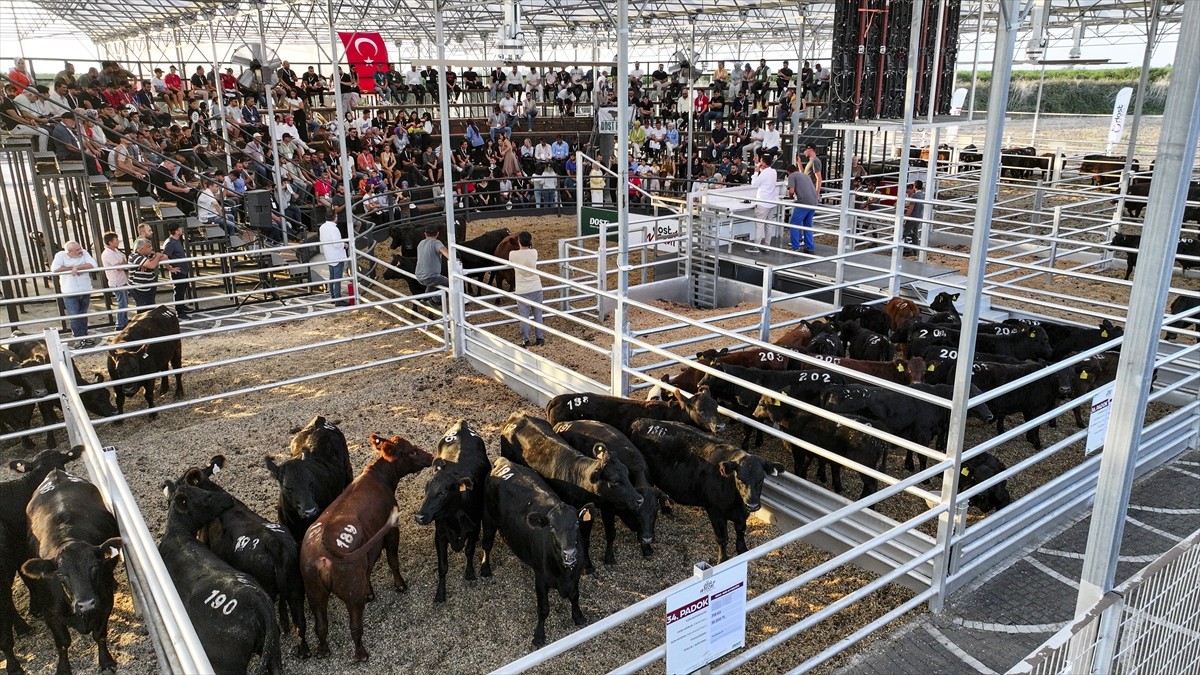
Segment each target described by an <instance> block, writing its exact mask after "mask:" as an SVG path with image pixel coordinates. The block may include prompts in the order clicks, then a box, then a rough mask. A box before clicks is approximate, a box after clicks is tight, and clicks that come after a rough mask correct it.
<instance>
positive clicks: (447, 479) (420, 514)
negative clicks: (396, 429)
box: [413, 457, 482, 525]
mask: <svg viewBox="0 0 1200 675" xmlns="http://www.w3.org/2000/svg"><path fill="white" fill-rule="evenodd" d="M433 470H434V473H433V475H432V476H430V477H429V482H428V483H426V484H425V500H424V501H422V502H421V507H420V508H419V509H417V513H416V515H415V516H413V520H415V521H416V523H417V524H418V525H428V524H430V523H432V522H433V521H435V520H437V519H438V518H439V517H441V516H446V515H450V514H452V513H454V512H455V511H456V510H458V509H459V508H460V507H461V505H462V503H463V502H464V501H465V499H466V498H467V497H468V496H469V495H471V494H472V492H473V491H474V490H476V489H478V488H482V486H476V485H475V481H474V480H472V479H471V477H470V476H467V475H465V474H464V473H462V472H461V471H460V470H458V469H457V468H456V467H455V466H454V464H453V463H450V462H447V461H446V460H444V459H442V458H441V457H439V458H437V459H435V460H433Z"/></svg>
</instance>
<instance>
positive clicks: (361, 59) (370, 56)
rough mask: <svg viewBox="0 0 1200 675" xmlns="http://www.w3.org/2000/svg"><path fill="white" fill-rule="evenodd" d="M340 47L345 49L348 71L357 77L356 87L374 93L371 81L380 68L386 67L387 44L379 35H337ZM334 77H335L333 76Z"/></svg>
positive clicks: (373, 82)
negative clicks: (340, 43)
mask: <svg viewBox="0 0 1200 675" xmlns="http://www.w3.org/2000/svg"><path fill="white" fill-rule="evenodd" d="M338 37H339V38H341V40H342V46H343V47H345V48H346V61H347V62H349V63H350V70H352V71H353V72H354V74H355V75H357V76H358V86H359V87H360V88H361V89H362V90H363V91H374V90H375V80H373V79H371V78H372V76H373V75H374V74H375V71H377V70H379V67H380V66H383V67H385V68H386V67H387V64H388V62H389V61H390V59H389V58H388V48H387V43H386V42H384V41H383V37H382V36H380V35H379V33H342V32H339V33H338ZM335 77H336V75H335Z"/></svg>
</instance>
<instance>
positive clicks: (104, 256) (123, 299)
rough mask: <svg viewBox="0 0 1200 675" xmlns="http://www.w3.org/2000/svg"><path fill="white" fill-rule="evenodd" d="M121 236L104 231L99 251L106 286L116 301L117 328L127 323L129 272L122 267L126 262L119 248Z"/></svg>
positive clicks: (119, 328)
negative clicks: (102, 242)
mask: <svg viewBox="0 0 1200 675" xmlns="http://www.w3.org/2000/svg"><path fill="white" fill-rule="evenodd" d="M120 244H121V238H120V237H118V236H117V233H116V232H105V233H104V250H103V251H101V252H100V262H101V263H102V264H103V265H104V276H105V278H106V279H108V287H109V288H111V289H113V291H112V293H113V299H114V300H116V302H117V313H116V324H117V330H121V329H122V328H124V327H125V324H127V323H129V313H128V312H126V311H125V309H126V308H127V307H129V274H128V273H127V272H126V271H125V269H124V267H125V266H126V265H127V264H128V262H129V261H128V260H127V259H126V258H125V253H124V252H123V251H121V248H120Z"/></svg>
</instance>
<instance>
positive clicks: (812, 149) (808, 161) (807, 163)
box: [797, 143, 825, 201]
mask: <svg viewBox="0 0 1200 675" xmlns="http://www.w3.org/2000/svg"><path fill="white" fill-rule="evenodd" d="M797 166H799V164H797ZM804 173H806V174H808V177H809V179H811V180H812V183H813V189H815V190H816V191H817V201H820V199H821V179H822V178H824V177H825V169H824V167H822V166H821V159H820V158H819V157H817V146H815V145H813V144H812V143H809V144H808V145H805V146H804Z"/></svg>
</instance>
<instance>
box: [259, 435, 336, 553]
mask: <svg viewBox="0 0 1200 675" xmlns="http://www.w3.org/2000/svg"><path fill="white" fill-rule="evenodd" d="M266 465H267V470H268V471H270V472H271V475H272V476H274V477H275V480H277V481H279V504H278V506H277V507H276V513H277V514H278V517H279V523H280V524H281V525H283V526H284V527H286V528H287V529H288V530H289V531H290V532H291V533H292V537H293V538H294V539H295V540H296V541H297V542H299V541H300V540H301V539H302V538H303V537H304V533H305V531H307V530H308V526H309V525H312V523H313V521H315V520H316V519H317V515H318V514H319V513H321V511H323V510H324V509H325V507H327V506H329V505H330V504H332V503H333V500H335V499H337V496H338V495H340V494H341V493H342V490H345V489H346V486H347V485H349V484H350V481H352V480H354V469H352V468H351V467H350V450H349V449H348V448H347V447H346V436H345V435H344V434H343V433H342V430H341V429H339V428H338V427H337V425H336V424H333V423H332V422H330V421H328V420H326V419H325V418H324V417H322V416H320V415H317V416H315V417H313V418H312V420H310V421H309V423H308V424H306V425H305V426H304V427H303V428H302V429H299V430H297V431H296V435H295V436H293V437H292V442H291V457H290V459H288V460H287V461H285V462H283V463H281V464H276V463H275V460H274V458H272V457H269V456H268V457H267V458H266Z"/></svg>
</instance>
